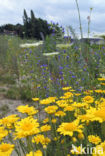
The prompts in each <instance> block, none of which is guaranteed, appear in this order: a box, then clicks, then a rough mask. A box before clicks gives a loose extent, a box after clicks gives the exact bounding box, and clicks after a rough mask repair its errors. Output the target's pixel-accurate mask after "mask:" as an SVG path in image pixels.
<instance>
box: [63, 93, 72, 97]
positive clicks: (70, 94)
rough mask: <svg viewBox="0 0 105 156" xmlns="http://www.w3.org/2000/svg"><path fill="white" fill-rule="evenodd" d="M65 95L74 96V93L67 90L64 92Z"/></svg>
mask: <svg viewBox="0 0 105 156" xmlns="http://www.w3.org/2000/svg"><path fill="white" fill-rule="evenodd" d="M64 96H68V97H72V96H73V93H72V92H66V93H64Z"/></svg>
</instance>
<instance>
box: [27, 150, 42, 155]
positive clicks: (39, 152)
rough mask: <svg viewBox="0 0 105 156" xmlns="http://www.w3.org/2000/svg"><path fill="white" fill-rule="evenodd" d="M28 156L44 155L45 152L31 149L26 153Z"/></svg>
mask: <svg viewBox="0 0 105 156" xmlns="http://www.w3.org/2000/svg"><path fill="white" fill-rule="evenodd" d="M26 156H43V153H42V151H40V150H37V151H35V152H32V151H31V152H30V153H29V154H26Z"/></svg>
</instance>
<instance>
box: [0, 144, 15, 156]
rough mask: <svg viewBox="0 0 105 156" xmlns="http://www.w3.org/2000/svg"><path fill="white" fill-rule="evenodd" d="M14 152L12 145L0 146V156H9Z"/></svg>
mask: <svg viewBox="0 0 105 156" xmlns="http://www.w3.org/2000/svg"><path fill="white" fill-rule="evenodd" d="M13 150H14V145H13V144H8V143H2V144H0V156H10V155H11V153H12V151H13Z"/></svg>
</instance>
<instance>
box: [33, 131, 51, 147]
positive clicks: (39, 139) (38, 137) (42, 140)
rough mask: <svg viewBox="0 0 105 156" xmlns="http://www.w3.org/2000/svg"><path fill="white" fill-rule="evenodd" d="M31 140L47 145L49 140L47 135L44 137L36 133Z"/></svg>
mask: <svg viewBox="0 0 105 156" xmlns="http://www.w3.org/2000/svg"><path fill="white" fill-rule="evenodd" d="M32 142H33V143H36V144H39V143H41V144H42V145H48V143H50V142H51V140H50V139H49V138H48V137H44V135H41V134H38V135H36V136H35V137H34V138H33V139H32Z"/></svg>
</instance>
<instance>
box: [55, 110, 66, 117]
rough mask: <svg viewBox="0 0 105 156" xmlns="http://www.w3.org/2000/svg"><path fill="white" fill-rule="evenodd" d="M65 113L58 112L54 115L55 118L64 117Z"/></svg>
mask: <svg viewBox="0 0 105 156" xmlns="http://www.w3.org/2000/svg"><path fill="white" fill-rule="evenodd" d="M65 115H66V113H64V112H63V111H58V112H56V113H55V116H65Z"/></svg>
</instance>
